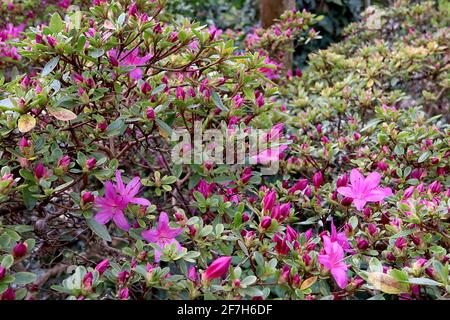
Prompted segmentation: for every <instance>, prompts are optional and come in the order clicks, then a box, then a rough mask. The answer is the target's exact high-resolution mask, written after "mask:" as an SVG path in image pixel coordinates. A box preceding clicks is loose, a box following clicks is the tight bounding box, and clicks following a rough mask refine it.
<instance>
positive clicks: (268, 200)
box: [263, 190, 276, 212]
mask: <svg viewBox="0 0 450 320" xmlns="http://www.w3.org/2000/svg"><path fill="white" fill-rule="evenodd" d="M275 199H276V192H275V190H271V191H269V192H268V193H266V194H265V195H264V198H263V207H264V211H265V212H269V211H271V210H272V208H273V205H274V204H275Z"/></svg>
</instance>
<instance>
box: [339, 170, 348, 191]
mask: <svg viewBox="0 0 450 320" xmlns="http://www.w3.org/2000/svg"><path fill="white" fill-rule="evenodd" d="M347 183H348V176H347V173H344V174H343V175H342V176H341V177H339V178H338V179H337V181H336V188H340V187H346V186H347Z"/></svg>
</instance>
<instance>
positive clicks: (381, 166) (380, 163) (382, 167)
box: [377, 161, 389, 171]
mask: <svg viewBox="0 0 450 320" xmlns="http://www.w3.org/2000/svg"><path fill="white" fill-rule="evenodd" d="M377 167H378V169H380V170H381V171H386V170H387V169H389V166H388V165H387V164H386V162H384V161H378V163H377Z"/></svg>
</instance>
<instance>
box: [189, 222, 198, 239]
mask: <svg viewBox="0 0 450 320" xmlns="http://www.w3.org/2000/svg"><path fill="white" fill-rule="evenodd" d="M188 229H189V234H190V235H191V237H195V234H196V233H197V229H196V228H195V226H194V225H192V224H190V225H188Z"/></svg>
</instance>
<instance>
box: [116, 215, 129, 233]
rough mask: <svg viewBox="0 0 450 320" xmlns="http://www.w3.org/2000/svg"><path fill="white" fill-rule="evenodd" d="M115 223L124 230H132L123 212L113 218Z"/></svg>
mask: <svg viewBox="0 0 450 320" xmlns="http://www.w3.org/2000/svg"><path fill="white" fill-rule="evenodd" d="M113 221H114V223H115V224H116V225H117V226H118V227H119V228H120V229H122V230H124V231H128V230H130V225H129V224H128V221H127V218H125V215H124V214H123V212H122V211H117V212H116V214H115V215H114V217H113Z"/></svg>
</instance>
